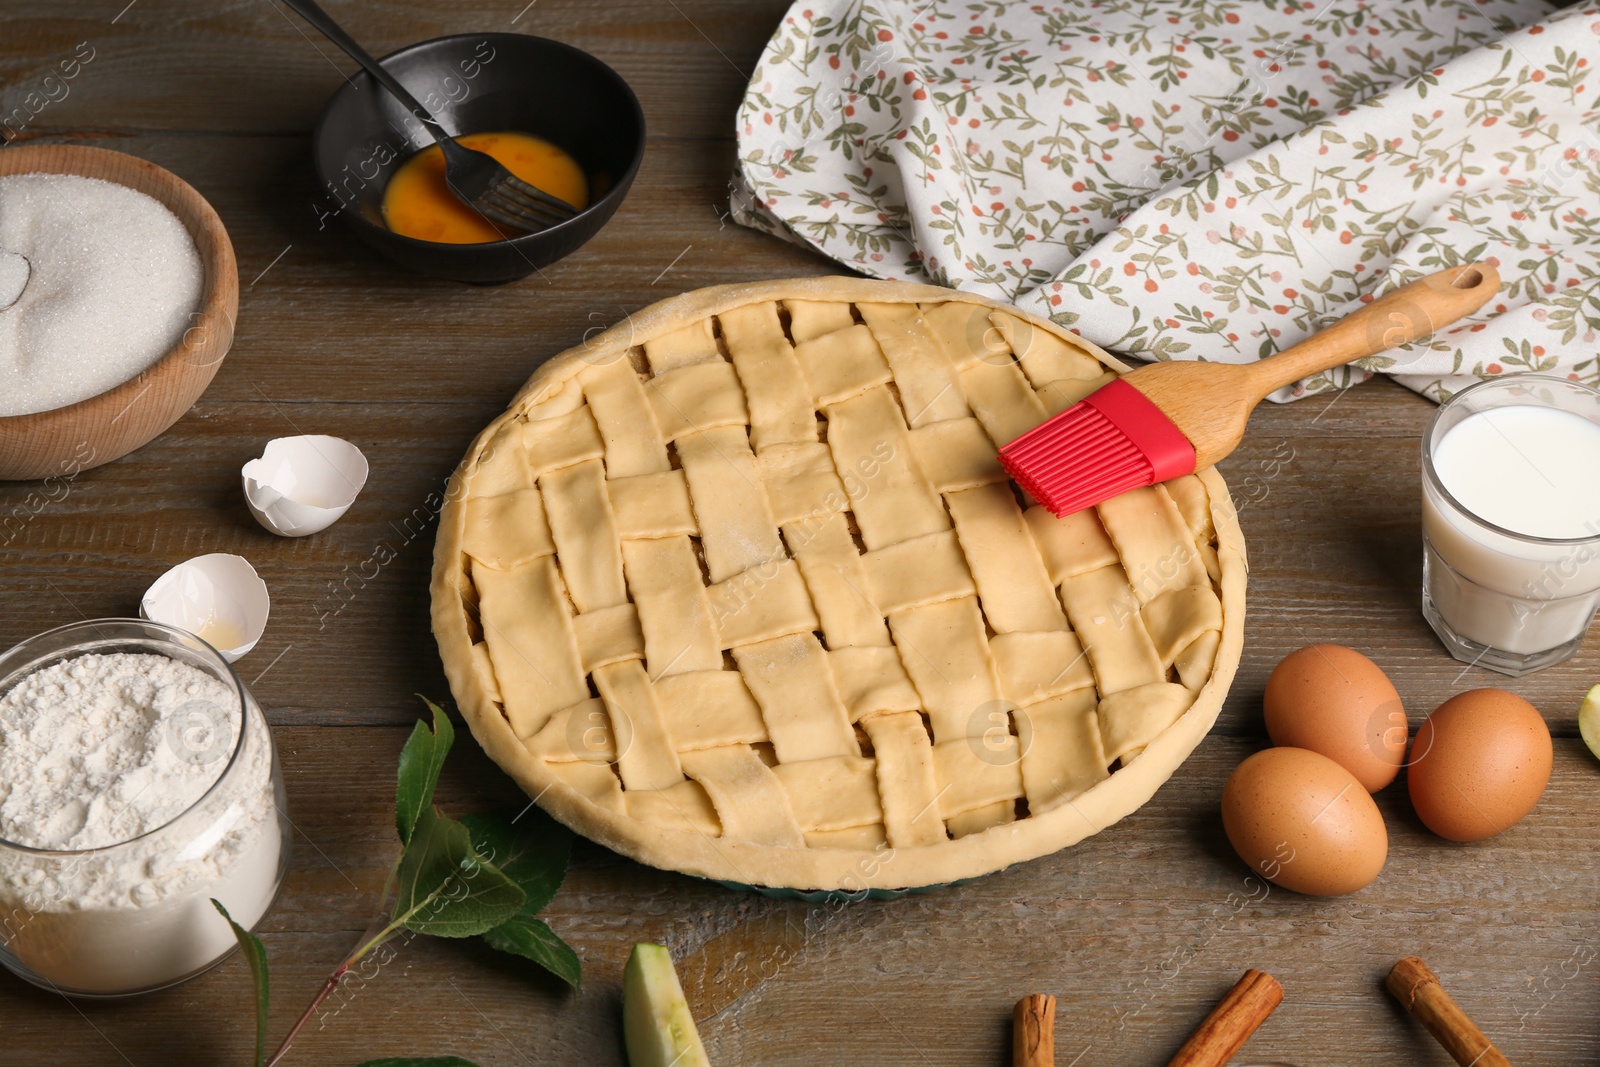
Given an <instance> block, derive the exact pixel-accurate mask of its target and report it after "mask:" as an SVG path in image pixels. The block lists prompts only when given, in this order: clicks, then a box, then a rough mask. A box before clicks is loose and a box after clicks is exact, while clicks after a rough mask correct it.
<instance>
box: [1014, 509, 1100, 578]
mask: <svg viewBox="0 0 1600 1067" xmlns="http://www.w3.org/2000/svg"><path fill="white" fill-rule="evenodd" d="M1022 518H1023V521H1024V522H1026V523H1027V524H1028V532H1029V533H1030V534H1032V535H1033V543H1034V545H1035V546H1037V547H1038V549H1039V555H1040V557H1041V558H1043V560H1044V566H1045V570H1046V571H1047V572H1048V573H1049V575H1050V581H1051V582H1053V583H1054V584H1056V585H1060V584H1061V583H1062V582H1064V581H1066V580H1067V579H1068V578H1071V577H1073V576H1074V575H1078V574H1082V573H1084V572H1085V571H1092V570H1098V569H1100V568H1101V567H1109V566H1111V565H1112V564H1114V563H1117V562H1119V558H1118V556H1117V546H1116V545H1113V544H1112V543H1111V538H1109V537H1107V536H1106V531H1105V527H1103V526H1101V525H1100V519H1099V518H1098V517H1097V516H1096V515H1095V513H1094V509H1093V508H1085V509H1084V510H1083V511H1076V512H1073V513H1072V514H1071V515H1068V516H1066V517H1065V518H1059V519H1058V518H1056V517H1055V516H1054V515H1052V514H1050V512H1048V511H1046V510H1045V509H1044V508H1043V507H1040V506H1039V505H1038V504H1035V505H1034V506H1033V507H1031V508H1029V509H1028V510H1027V511H1024V512H1023V513H1022Z"/></svg>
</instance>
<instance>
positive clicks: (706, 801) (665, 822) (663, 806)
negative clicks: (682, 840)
mask: <svg viewBox="0 0 1600 1067" xmlns="http://www.w3.org/2000/svg"><path fill="white" fill-rule="evenodd" d="M565 766H568V767H571V766H573V764H570V763H568V764H565ZM622 795H623V797H624V799H625V802H626V804H627V808H628V817H629V818H632V819H637V820H638V821H640V822H642V823H645V824H646V825H648V826H655V827H660V828H661V829H663V830H686V831H688V832H690V833H696V834H705V835H706V836H707V837H719V836H721V835H722V832H723V830H722V821H721V820H720V819H719V818H718V817H717V809H716V807H715V806H714V805H713V804H712V801H711V797H710V796H709V795H708V794H707V793H706V790H705V788H704V787H703V786H702V785H701V784H700V783H699V782H695V781H682V782H679V783H678V784H677V785H674V786H670V787H668V788H666V789H630V790H628V791H627V792H626V793H624V794H622Z"/></svg>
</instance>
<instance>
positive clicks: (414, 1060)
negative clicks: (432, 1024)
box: [356, 1056, 478, 1067]
mask: <svg viewBox="0 0 1600 1067" xmlns="http://www.w3.org/2000/svg"><path fill="white" fill-rule="evenodd" d="M356 1067H478V1065H477V1064H476V1063H473V1062H472V1061H471V1060H464V1059H462V1058H461V1057H460V1056H396V1057H394V1058H393V1059H387V1060H367V1061H365V1062H363V1063H358V1064H356Z"/></svg>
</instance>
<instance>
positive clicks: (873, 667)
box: [828, 646, 922, 722]
mask: <svg viewBox="0 0 1600 1067" xmlns="http://www.w3.org/2000/svg"><path fill="white" fill-rule="evenodd" d="M828 666H830V667H832V668H833V684H834V687H835V688H837V689H838V690H839V697H840V699H841V700H843V701H844V706H845V707H846V708H849V709H850V721H851V722H860V721H861V720H862V719H865V718H867V717H869V716H873V715H877V714H879V713H881V712H886V711H920V710H921V708H922V698H921V697H919V696H918V695H917V690H916V687H915V686H913V685H912V684H911V678H910V677H909V676H908V675H907V674H906V669H905V667H904V666H902V665H901V663H900V656H899V654H898V653H896V652H895V650H894V649H893V648H889V647H872V646H866V647H861V648H835V649H830V650H829V652H828Z"/></svg>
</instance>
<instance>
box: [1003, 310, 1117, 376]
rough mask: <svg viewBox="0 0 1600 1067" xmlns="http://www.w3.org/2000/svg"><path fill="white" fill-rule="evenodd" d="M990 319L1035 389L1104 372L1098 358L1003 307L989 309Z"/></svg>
mask: <svg viewBox="0 0 1600 1067" xmlns="http://www.w3.org/2000/svg"><path fill="white" fill-rule="evenodd" d="M989 321H990V322H991V323H993V324H994V326H995V328H996V329H998V330H999V331H1000V337H1001V339H1002V340H1003V341H1004V342H1005V344H1006V347H1008V348H1010V349H1011V351H1012V352H1013V353H1014V354H1015V355H1016V357H1017V362H1018V363H1020V364H1022V372H1023V373H1024V374H1026V375H1027V376H1028V381H1030V382H1032V383H1033V385H1034V388H1036V389H1042V388H1044V387H1045V386H1046V385H1049V384H1050V383H1051V382H1053V381H1056V380H1058V379H1062V378H1071V379H1080V380H1088V379H1091V378H1098V377H1099V376H1100V375H1102V374H1104V373H1105V367H1104V365H1102V364H1101V362H1100V361H1099V360H1098V359H1095V358H1094V357H1093V356H1091V355H1090V354H1089V353H1087V352H1085V351H1083V350H1082V349H1078V348H1074V347H1073V346H1072V345H1070V344H1068V343H1067V342H1066V341H1063V340H1062V339H1061V338H1059V337H1057V336H1056V335H1055V334H1052V333H1048V332H1046V331H1044V330H1041V329H1039V328H1037V327H1035V326H1034V325H1033V324H1032V323H1030V322H1027V321H1026V320H1024V319H1019V318H1017V317H1016V316H1015V315H1008V314H1006V313H1005V312H1004V311H990V312H989Z"/></svg>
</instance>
